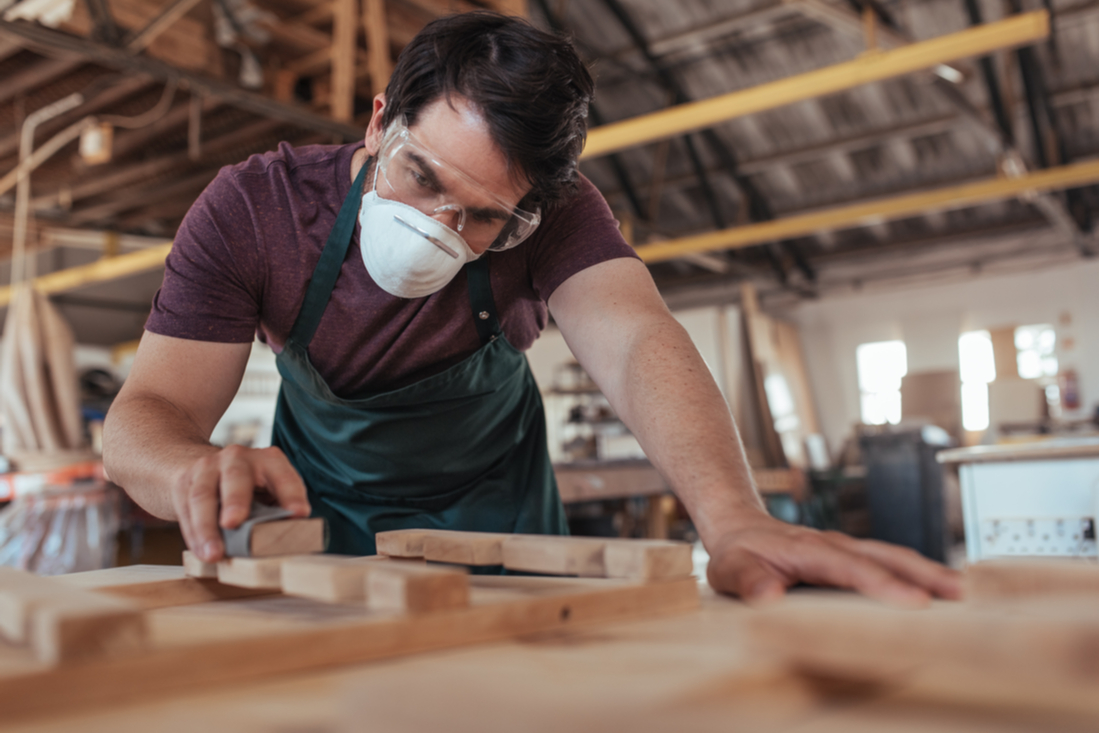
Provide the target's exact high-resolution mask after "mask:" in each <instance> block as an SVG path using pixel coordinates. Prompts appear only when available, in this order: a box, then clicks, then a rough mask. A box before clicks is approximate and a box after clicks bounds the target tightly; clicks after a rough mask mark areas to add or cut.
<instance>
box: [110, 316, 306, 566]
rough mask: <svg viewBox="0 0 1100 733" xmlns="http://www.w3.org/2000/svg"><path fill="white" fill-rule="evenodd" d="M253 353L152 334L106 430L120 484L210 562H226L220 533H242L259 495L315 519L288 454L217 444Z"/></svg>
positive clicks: (242, 347)
mask: <svg viewBox="0 0 1100 733" xmlns="http://www.w3.org/2000/svg"><path fill="white" fill-rule="evenodd" d="M250 351H251V344H247V343H245V344H240V343H212V342H206V341H193V340H190V339H178V338H172V337H169V336H161V335H158V334H155V333H152V332H149V331H146V333H145V335H144V337H143V338H142V340H141V345H140V347H139V348H138V352H137V355H136V357H135V358H134V365H133V367H132V369H131V370H130V374H129V376H128V377H127V379H126V383H125V385H124V386H123V388H122V391H121V392H119V395H118V397H116V398H115V401H114V403H113V404H112V405H111V409H110V411H109V413H108V414H107V420H106V423H105V425H104V430H103V462H104V466H105V468H106V471H107V474H108V476H110V478H111V480H112V481H114V482H115V483H117V484H118V485H120V486H122V487H123V488H124V489H125V490H126V492H127V493H128V494H129V495H130V497H131V498H133V499H134V501H136V502H137V503H138V504H139V505H141V506H142V507H143V508H144V509H146V510H147V511H148V512H150V513H151V514H153V515H155V516H158V517H161V518H162V519H168V520H176V521H178V522H179V523H180V530H181V531H182V532H183V537H184V540H185V541H186V542H187V546H188V547H189V548H191V550H192V551H193V552H195V553H196V554H198V555H199V556H200V557H202V558H203V559H204V560H206V561H208V562H212V561H214V560H217V559H219V558H220V557H221V556H222V552H223V549H224V548H223V546H222V540H221V532H220V531H219V525H220V526H221V527H225V528H233V527H236V526H238V525H239V524H240V523H241V522H243V521H244V520H245V519H246V518H247V517H248V512H249V507H250V506H251V501H252V494H253V491H254V490H255V488H256V487H262V488H264V489H265V490H266V491H267V492H268V493H270V494H271V495H272V496H273V497H274V498H275V499H276V500H277V501H278V502H279V504H280V505H281V506H283V507H285V508H287V509H289V510H291V511H293V512H294V513H295V514H297V515H299V516H305V515H308V514H309V503H308V501H307V499H306V492H305V486H304V485H303V484H302V480H301V478H300V477H299V476H298V474H297V472H296V471H295V470H294V468H293V467H292V466H291V465H290V463H289V461H287V459H286V457H285V456H284V455H283V453H282V452H281V451H280V450H279V449H277V448H265V449H260V450H254V449H247V448H242V447H240V446H229V447H227V448H219V447H217V446H215V445H212V444H211V443H210V442H209V439H210V434H211V433H212V432H213V430H214V426H215V425H217V423H218V420H219V419H220V418H221V416H222V414H223V413H224V412H225V410H226V408H227V407H228V406H229V403H230V401H231V400H232V399H233V396H234V395H235V394H236V392H237V388H238V387H239V386H240V383H241V378H242V376H243V375H244V369H245V366H246V364H247V363H248V356H249V353H250Z"/></svg>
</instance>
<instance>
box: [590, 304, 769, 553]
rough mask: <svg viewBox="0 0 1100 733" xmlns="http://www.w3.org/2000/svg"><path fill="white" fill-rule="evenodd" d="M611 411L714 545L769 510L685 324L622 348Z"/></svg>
mask: <svg viewBox="0 0 1100 733" xmlns="http://www.w3.org/2000/svg"><path fill="white" fill-rule="evenodd" d="M620 348H621V349H623V351H622V353H621V354H620V355H619V358H617V359H614V360H613V363H616V364H618V365H621V366H620V367H619V373H618V374H617V375H616V376H614V377H613V378H611V379H604V381H605V382H607V383H608V389H607V390H606V392H607V394H608V398H609V400H610V401H611V403H612V406H613V407H614V408H615V410H616V411H617V412H618V414H619V416H620V417H621V418H622V419H623V421H624V422H625V423H626V425H627V426H628V427H629V428H630V429H631V431H632V432H633V433H634V435H635V437H637V439H638V442H639V443H641V445H642V448H643V449H644V450H645V452H646V455H647V456H648V457H649V458H650V460H651V461H652V462H653V464H654V465H655V466H656V467H657V469H658V470H659V471H660V472H661V474H662V475H663V476H664V477H665V479H666V480H667V481H668V482H669V484H670V485H671V486H672V488H673V490H674V491H675V492H676V494H677V495H678V496H679V497H680V499H681V500H682V501H683V502H684V505H685V506H686V507H687V510H688V512H689V513H690V514H691V517H692V520H693V521H694V523H695V526H696V529H697V530H698V531H699V534H700V537H701V538H702V540H703V543H704V544H705V545H707V546H708V547H709V546H711V545H712V543H713V542H715V541H716V540H717V538H718V537H719V536H721V535H722V534H724V533H726V532H728V530H729V528H730V527H732V526H734V525H736V524H737V522H738V521H739V520H741V519H744V518H745V517H747V516H751V515H759V514H761V513H762V512H764V507H763V503H762V502H761V500H760V497H759V495H758V494H757V492H756V489H755V487H754V485H753V481H752V474H751V472H750V470H749V466H748V462H747V460H746V458H745V451H744V448H743V446H742V444H741V439H740V436H739V435H738V433H737V427H736V425H735V424H734V421H733V417H732V415H731V414H730V410H729V407H728V405H727V403H726V400H725V398H724V397H723V396H722V394H721V392H720V391H719V389H718V386H717V385H716V384H715V383H714V379H713V378H712V377H711V374H710V371H709V370H708V369H707V366H706V364H705V363H704V362H703V359H702V357H700V356H699V352H698V351H697V350H696V348H695V346H694V344H692V342H691V340H690V338H689V337H688V335H687V333H686V332H685V331H684V329H683V327H682V326H680V324H679V323H677V322H676V321H674V320H673V319H671V318H667V319H661V320H660V321H658V322H655V323H651V324H649V325H647V326H644V327H642V328H640V329H638V330H637V331H636V332H635V333H634V334H633V336H632V337H631V338H630V339H628V340H627V341H625V342H624V343H623V344H622V345H621V346H620Z"/></svg>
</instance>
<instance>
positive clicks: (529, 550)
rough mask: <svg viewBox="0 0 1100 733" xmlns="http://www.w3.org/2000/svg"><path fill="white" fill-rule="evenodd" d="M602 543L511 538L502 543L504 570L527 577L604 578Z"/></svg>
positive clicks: (585, 539) (550, 537)
mask: <svg viewBox="0 0 1100 733" xmlns="http://www.w3.org/2000/svg"><path fill="white" fill-rule="evenodd" d="M606 544H607V542H606V540H603V539H599V538H590V537H558V536H553V535H515V536H513V537H510V538H508V539H507V540H505V541H504V546H503V556H504V557H503V559H504V567H506V568H508V569H509V570H522V571H524V572H528V573H545V574H548V575H578V576H580V577H582V578H604V577H607V571H606V568H605V566H604V546H605V545H606Z"/></svg>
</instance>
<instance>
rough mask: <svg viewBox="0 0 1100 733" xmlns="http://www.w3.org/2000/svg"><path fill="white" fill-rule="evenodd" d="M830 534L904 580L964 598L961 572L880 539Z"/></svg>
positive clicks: (943, 595)
mask: <svg viewBox="0 0 1100 733" xmlns="http://www.w3.org/2000/svg"><path fill="white" fill-rule="evenodd" d="M826 534H827V535H828V536H829V538H830V539H831V540H833V541H836V542H838V543H841V545H842V546H843V547H844V548H845V549H847V550H849V551H850V552H856V553H858V554H860V555H862V556H864V557H866V558H869V559H871V560H874V561H875V562H877V563H879V564H880V565H883V566H884V567H886V568H887V569H888V570H890V572H892V573H893V574H894V575H896V576H898V577H899V578H901V579H902V580H906V581H909V582H910V583H912V584H913V585H916V586H919V587H921V588H924V589H925V590H927V591H930V592H931V593H932V594H933V595H935V596H937V597H939V598H947V599H951V600H958V599H959V598H962V578H961V576H960V575H959V573H958V571H956V570H952V569H951V568H949V567H947V566H946V565H942V564H940V563H938V562H933V561H932V560H929V559H928V558H926V557H923V556H922V555H921V554H920V553H918V552H916V551H915V550H911V549H909V548H907V547H899V546H898V545H891V544H888V543H886V542H879V541H877V540H857V539H854V538H852V537H848V536H847V535H843V534H839V533H834V532H829V533H826Z"/></svg>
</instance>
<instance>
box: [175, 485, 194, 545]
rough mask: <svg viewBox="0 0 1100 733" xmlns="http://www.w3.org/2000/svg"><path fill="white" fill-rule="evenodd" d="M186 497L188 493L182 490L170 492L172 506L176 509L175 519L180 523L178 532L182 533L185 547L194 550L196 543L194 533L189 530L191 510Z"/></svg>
mask: <svg viewBox="0 0 1100 733" xmlns="http://www.w3.org/2000/svg"><path fill="white" fill-rule="evenodd" d="M188 498H189V497H188V494H187V493H185V492H183V491H173V492H172V506H173V507H175V510H176V521H178V522H179V525H180V534H182V535H183V541H184V543H186V545H187V548H188V549H189V550H191V551H192V552H196V551H197V549H198V543H197V542H195V539H194V535H193V534H192V532H191V510H190V509H189V507H188V506H187V500H188Z"/></svg>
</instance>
